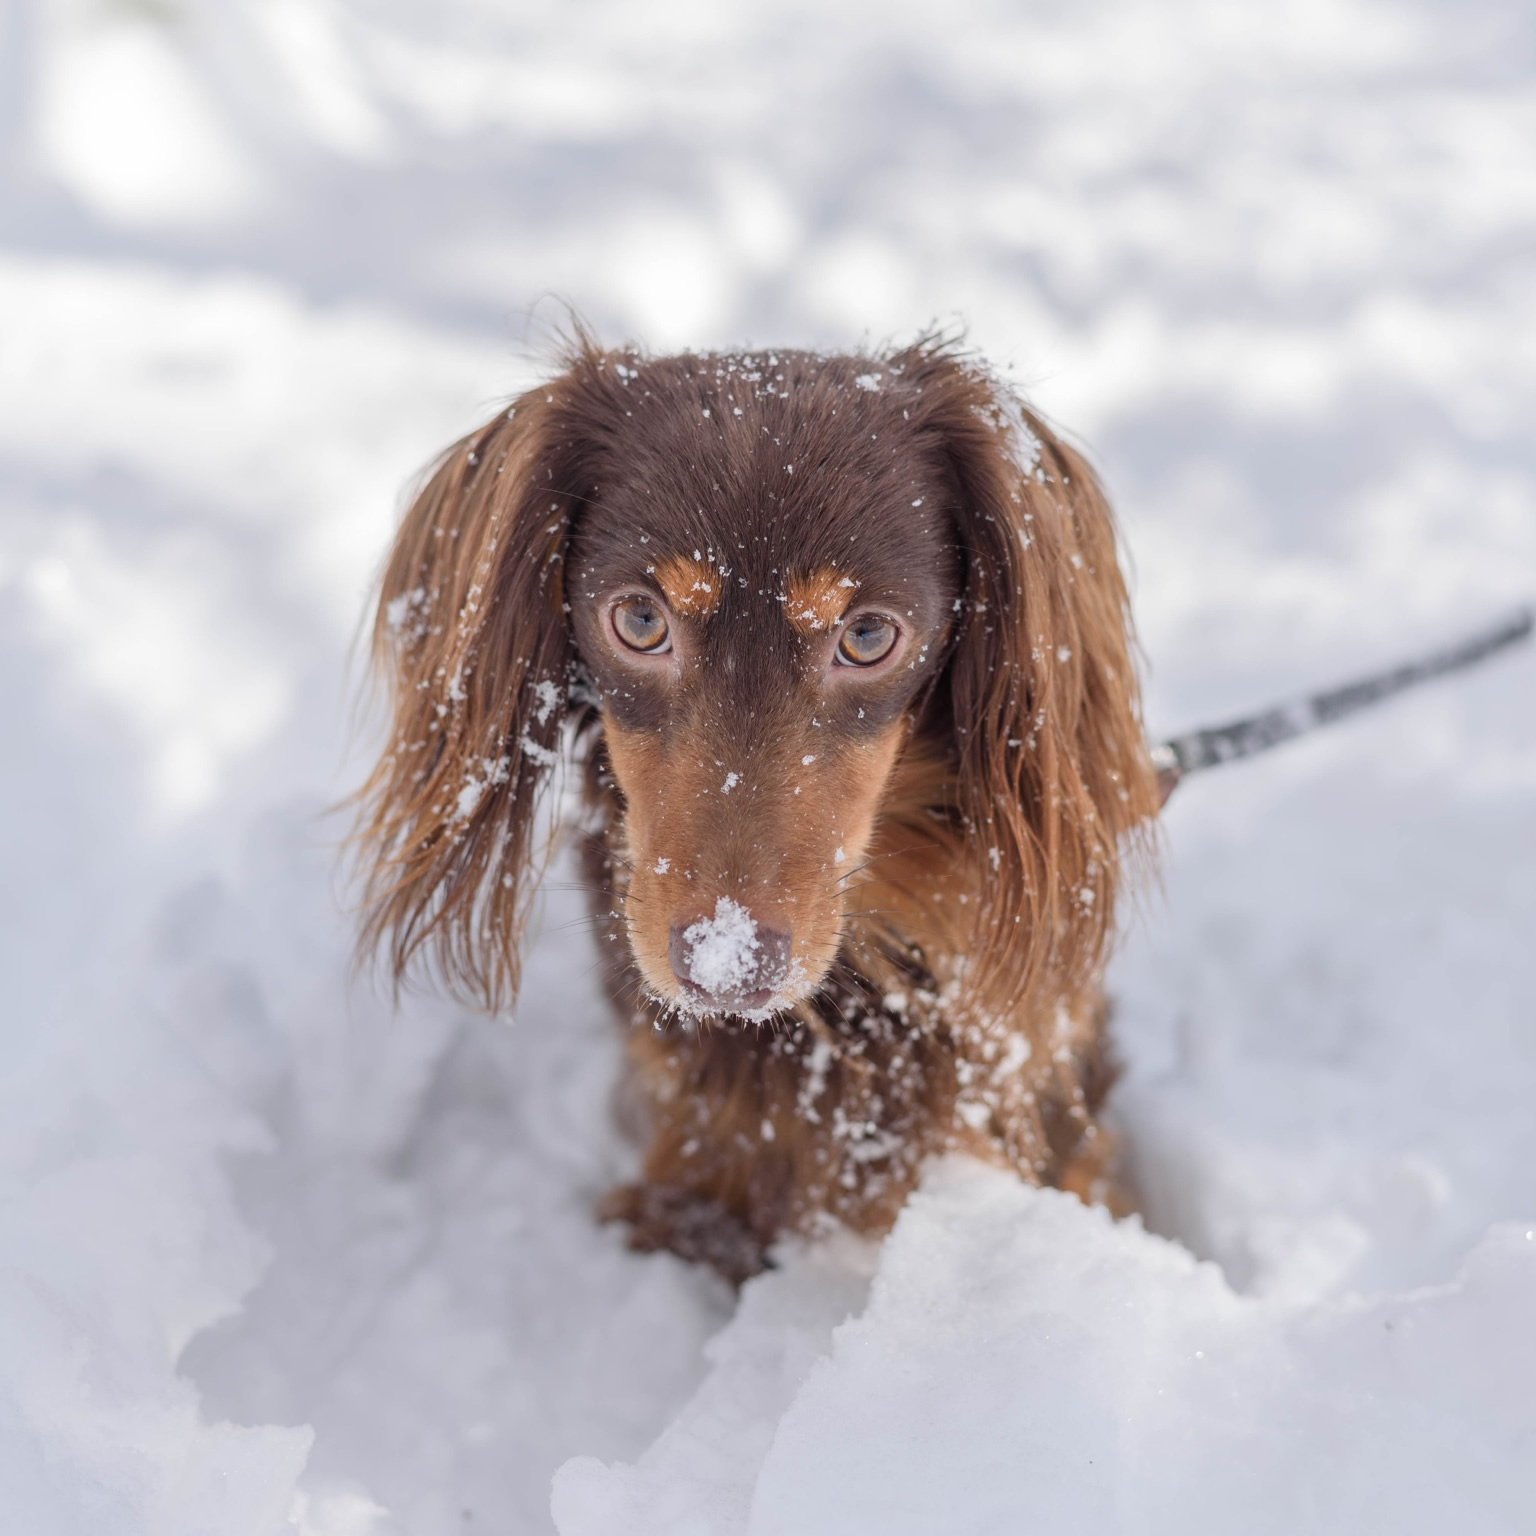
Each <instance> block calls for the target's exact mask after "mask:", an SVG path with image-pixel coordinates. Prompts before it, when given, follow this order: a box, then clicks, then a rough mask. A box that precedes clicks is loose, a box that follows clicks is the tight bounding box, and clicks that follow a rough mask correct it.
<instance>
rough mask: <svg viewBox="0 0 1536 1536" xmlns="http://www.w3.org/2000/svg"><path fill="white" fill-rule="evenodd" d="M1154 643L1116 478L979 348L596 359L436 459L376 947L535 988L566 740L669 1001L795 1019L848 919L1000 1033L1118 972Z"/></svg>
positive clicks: (400, 690) (412, 519) (377, 822)
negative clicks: (593, 776) (591, 782)
mask: <svg viewBox="0 0 1536 1536" xmlns="http://www.w3.org/2000/svg"><path fill="white" fill-rule="evenodd" d="M1127 642H1128V628H1127V616H1126V608H1125V590H1124V586H1123V584H1122V582H1121V580H1120V573H1119V569H1118V567H1117V564H1116V558H1115V536H1114V525H1113V521H1112V519H1111V517H1110V514H1109V509H1108V507H1107V506H1106V505H1105V503H1104V500H1103V497H1102V495H1101V493H1100V491H1099V488H1098V486H1097V483H1096V482H1095V480H1094V477H1093V473H1092V471H1091V470H1090V469H1089V468H1088V466H1087V465H1086V464H1085V463H1084V462H1083V461H1082V459H1081V458H1080V457H1079V456H1078V455H1077V454H1075V453H1074V452H1073V451H1072V450H1071V449H1070V448H1069V447H1068V446H1067V445H1065V444H1063V443H1062V442H1060V440H1059V439H1057V438H1055V437H1054V436H1053V435H1052V434H1051V432H1050V431H1049V429H1048V427H1047V426H1046V424H1045V423H1044V422H1043V421H1041V420H1040V418H1039V417H1038V416H1034V415H1032V414H1030V413H1029V412H1028V411H1027V410H1024V409H1022V408H1021V406H1020V404H1019V402H1018V401H1017V400H1016V399H1015V398H1014V397H1013V396H1012V394H1011V393H1010V392H1009V391H1008V390H1006V389H1005V388H1003V387H1002V386H1001V385H1000V384H999V383H998V382H997V381H996V380H995V379H994V378H992V377H991V376H990V375H988V374H987V373H986V371H985V370H984V369H982V368H980V367H979V366H977V365H976V364H975V363H974V362H973V361H971V360H969V359H967V358H965V357H964V356H962V355H960V354H959V353H958V352H957V350H956V349H955V348H954V347H952V346H950V345H947V344H945V343H944V342H942V341H939V340H935V339H932V338H930V339H928V340H925V341H921V342H918V343H916V344H914V345H913V346H911V347H908V348H905V349H903V350H900V351H897V352H893V353H891V354H889V355H887V356H884V357H871V356H869V355H867V354H866V355H850V356H842V357H831V358H823V357H817V356H814V355H812V354H809V353H803V352H791V353H784V354H780V355H777V356H776V355H774V354H771V353H759V354H755V355H751V356H745V357H734V358H731V357H717V356H684V357H672V358H661V359H647V358H645V357H643V356H642V355H639V354H637V353H634V352H605V351H603V350H601V349H600V348H597V347H596V346H594V345H591V344H589V343H582V344H580V345H578V346H576V347H574V348H573V349H572V351H571V354H570V356H569V357H568V359H567V367H566V368H565V370H564V371H563V372H561V373H559V374H558V375H556V376H555V377H553V378H551V379H550V380H549V381H548V382H547V383H545V384H543V385H540V386H538V387H537V388H534V389H531V390H529V391H528V392H527V393H526V394H524V395H523V396H522V397H520V398H519V399H518V400H517V401H516V402H515V404H514V405H513V407H512V408H511V409H510V410H504V411H500V412H498V413H497V415H496V416H495V417H494V418H493V419H492V420H491V421H489V422H487V423H486V424H485V425H484V426H483V427H481V428H480V429H479V430H478V431H476V432H474V433H472V434H470V435H469V436H468V437H466V438H464V439H463V440H462V441H460V442H459V443H457V444H455V445H454V446H453V447H452V448H450V449H449V450H448V452H447V453H446V454H444V456H443V457H442V459H441V460H440V461H439V463H438V464H437V466H436V468H435V470H434V471H433V473H432V475H431V476H430V477H429V479H428V480H427V482H426V483H425V484H424V485H423V486H422V487H421V489H420V491H419V493H418V494H417V496H416V497H415V499H414V501H413V503H412V505H411V508H410V511H409V512H408V514H407V515H406V518H405V520H404V522H403V523H402V525H401V528H400V532H399V534H398V536H397V538H396V540H395V544H394V548H393V550H392V552H391V555H390V559H389V565H388V568H387V570H386V571H385V573H384V579H383V582H382V590H381V593H380V601H379V607H378V615H377V619H376V624H375V630H374V646H375V657H376V660H377V662H378V665H379V668H380V671H381V673H382V675H383V677H384V679H385V680H386V683H387V686H388V689H389V693H390V697H391V702H392V706H393V725H392V731H391V736H390V741H389V745H388V747H387V749H386V750H385V752H384V753H383V754H382V755H381V757H380V759H379V762H378V765H377V767H376V768H375V770H374V773H373V775H372V776H371V778H370V779H369V782H368V784H367V786H366V787H365V789H364V790H363V792H362V795H361V800H362V803H363V806H364V816H363V821H362V825H361V827H360V845H361V849H362V851H363V854H364V857H365V864H366V871H367V881H368V883H367V899H368V904H369V912H368V919H367V924H366V927H365V931H364V942H365V944H372V943H375V942H378V941H381V940H384V941H387V943H388V946H389V951H390V961H391V965H392V968H393V970H394V973H395V975H396V976H397V978H398V977H400V976H401V975H403V973H404V972H405V971H406V969H407V967H408V966H409V965H410V963H411V961H412V959H413V957H414V956H417V955H419V954H423V953H425V954H427V955H430V956H431V957H432V959H433V960H434V961H435V962H436V964H437V966H438V968H439V970H440V973H441V974H442V975H443V976H444V977H445V978H446V979H448V980H450V981H452V982H454V983H455V984H457V985H458V986H459V987H461V988H462V990H463V991H464V992H465V993H467V994H469V995H471V996H474V997H476V998H477V999H479V1000H481V1001H484V1002H486V1003H489V1004H493V1005H494V1004H497V1003H500V1002H503V1001H506V1000H507V999H509V998H510V997H511V996H512V995H513V994H514V993H515V992H516V989H517V980H518V974H519V940H520V937H521V933H522V928H523V924H524V921H525V919H526V915H527V913H528V910H529V902H530V899H531V895H532V891H533V887H534V885H535V882H536V878H537V873H538V863H539V861H538V857H537V853H538V848H539V845H540V841H541V840H540V838H539V835H538V831H537V828H538V817H537V815H536V807H537V806H538V804H539V803H540V796H541V790H542V787H543V785H544V784H545V783H546V782H547V780H548V778H549V775H550V773H551V772H552V771H553V769H554V765H555V764H556V763H557V762H558V761H559V759H560V754H561V751H562V749H563V746H564V744H565V742H566V740H567V731H566V726H567V723H568V722H570V723H574V724H575V725H576V726H577V727H578V730H579V731H580V732H582V733H588V734H587V735H586V739H587V740H588V741H592V740H593V739H594V734H592V733H589V728H591V727H594V726H595V728H596V731H597V732H600V733H601V737H602V739H603V748H602V749H603V751H604V752H605V753H606V758H607V762H608V765H609V766H610V767H611V770H612V773H613V776H614V779H615V781H616V784H617V789H618V792H619V796H620V798H621V800H622V807H621V809H622V816H621V823H620V825H618V826H617V827H613V826H610V827H608V828H607V829H605V842H606V844H607V852H608V855H609V856H611V857H612V858H613V859H615V860H616V861H617V863H618V866H619V868H618V874H619V879H618V882H617V883H618V886H619V896H620V899H621V900H622V902H623V910H624V915H625V918H626V921H627V924H628V933H629V939H630V944H631V948H632V949H633V953H634V959H635V961H636V963H637V965H638V967H639V969H640V970H641V972H642V973H643V976H644V979H645V981H646V983H647V985H648V987H649V989H650V990H651V991H652V992H653V993H655V994H656V995H657V996H658V997H660V998H662V999H665V1000H667V1001H668V1002H669V1003H672V1004H676V1005H677V1006H678V1007H680V1008H681V1009H684V1010H687V1011H691V1012H695V1013H704V1014H708V1013H734V1014H746V1015H749V1016H751V1015H765V1014H768V1013H771V1012H773V1011H775V1010H777V1009H778V1008H781V1007H786V1006H788V1005H790V1004H792V1003H794V1002H796V1001H797V1000H798V999H800V998H803V997H805V996H806V995H807V994H808V993H810V992H812V991H813V990H814V989H815V988H816V986H817V984H818V982H820V981H821V980H822V979H823V978H824V976H825V975H826V973H827V970H828V967H829V966H830V965H831V964H832V962H833V961H834V959H836V958H837V957H838V953H839V944H840V940H842V939H843V938H844V937H845V934H844V929H845V928H847V929H848V930H849V931H848V932H847V934H846V938H847V941H848V942H847V945H846V947H845V951H844V956H843V958H845V959H849V958H850V957H853V960H856V959H857V955H856V953H855V951H856V950H857V949H858V945H859V944H860V943H873V944H875V945H876V947H877V948H881V947H882V946H883V948H881V952H882V953H887V952H889V953H896V952H898V951H899V952H901V953H903V954H904V955H905V956H907V957H909V958H918V959H921V957H922V954H926V953H927V950H928V949H932V950H933V951H934V952H935V953H936V954H947V955H948V956H949V957H950V958H951V959H952V960H954V961H955V963H956V965H957V966H958V965H960V964H961V962H963V968H964V976H965V991H966V995H967V997H968V998H969V999H970V1002H969V1003H968V1004H967V1006H973V1005H974V1007H975V1008H977V1009H980V1010H982V1011H983V1012H984V1011H986V1010H988V1009H991V1010H998V1009H1002V1010H1006V1009H1008V1008H1010V1007H1012V1006H1014V1003H1015V1000H1016V999H1017V998H1018V997H1019V996H1020V995H1021V994H1022V993H1023V992H1025V991H1026V990H1027V989H1028V988H1030V987H1031V986H1034V985H1036V984H1037V983H1039V982H1041V981H1042V979H1048V981H1049V984H1050V985H1051V987H1052V988H1054V989H1056V990H1057V991H1060V990H1061V989H1063V988H1066V987H1069V986H1070V985H1073V984H1075V983H1076V982H1077V981H1080V980H1083V979H1085V978H1087V977H1088V976H1090V975H1091V974H1092V973H1093V972H1094V970H1095V968H1096V967H1097V965H1098V964H1099V963H1100V960H1101V957H1102V954H1103V950H1104V945H1105V942H1106V940H1107V936H1108V933H1109V930H1110V923H1111V921H1112V917H1113V911H1114V899H1115V890H1116V883H1117V879H1118V870H1119V864H1120V849H1121V846H1122V844H1123V842H1124V841H1125V840H1126V839H1128V838H1129V839H1134V838H1135V837H1137V836H1138V829H1140V828H1142V827H1144V826H1145V824H1146V822H1147V821H1148V819H1149V818H1150V817H1151V816H1152V815H1153V814H1154V813H1155V811H1156V806H1157V801H1156V789H1155V783H1154V780H1153V777H1152V773H1151V769H1150V765H1149V763H1148V761H1147V756H1146V752H1145V748H1144V744H1143V741H1142V734H1141V727H1140V721H1139V719H1138V716H1137V693H1136V680H1135V674H1134V670H1133V666H1132V661H1131V656H1130V653H1129V650H1128V643H1127ZM573 670H574V672H575V673H577V674H580V673H585V675H586V677H587V679H588V680H589V681H590V682H591V683H592V684H593V685H594V686H595V689H596V694H595V698H596V701H597V702H596V705H595V706H594V704H593V702H592V700H593V695H592V694H590V693H588V692H586V691H584V690H577V693H576V694H575V695H573V694H572V692H571V690H570V684H571V682H572V678H573ZM594 710H595V713H594ZM573 711H574V714H573ZM914 730H916V731H917V732H919V735H920V741H919V742H918V743H917V744H916V745H917V750H911V749H909V748H908V742H909V740H911V737H912V733H913V731H914ZM882 819H883V826H884V830H883V831H882V830H881V827H882ZM872 847H873V850H874V852H873V857H874V858H875V860H876V861H877V862H876V863H875V867H874V868H873V869H872V870H871V871H870V873H869V874H868V875H862V874H861V866H863V865H865V864H866V863H867V862H868V861H869V858H870V856H871V853H870V851H871V849H872ZM946 892H952V893H953V896H954V900H953V901H952V902H951V901H950V900H949V899H948V896H947V895H946ZM855 893H857V894H855ZM971 896H974V899H970V898H971ZM935 904H939V905H938V906H936V905H935ZM939 906H942V911H940V910H939ZM855 914H858V926H859V929H860V932H859V933H854V932H853V931H852V930H853V921H852V920H853V918H854V917H855ZM877 929H878V930H879V932H876V930H877ZM925 946H926V948H925ZM920 951H921V954H920ZM850 963H853V962H852V961H850ZM924 963H926V961H924ZM932 974H934V975H937V974H938V973H937V972H933V973H932Z"/></svg>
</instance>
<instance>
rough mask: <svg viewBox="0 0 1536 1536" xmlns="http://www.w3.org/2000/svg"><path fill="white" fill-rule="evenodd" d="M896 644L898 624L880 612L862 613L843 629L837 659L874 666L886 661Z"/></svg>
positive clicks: (853, 663) (853, 664) (852, 665)
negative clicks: (878, 662)
mask: <svg viewBox="0 0 1536 1536" xmlns="http://www.w3.org/2000/svg"><path fill="white" fill-rule="evenodd" d="M895 644H896V626H895V625H894V624H893V623H891V621H890V620H889V619H887V618H884V617H882V616H881V615H880V614H878V613H861V614H860V615H859V616H858V618H856V619H854V620H853V621H852V623H850V624H849V625H848V627H847V628H846V629H845V630H844V631H843V638H842V639H841V640H839V641H838V643H837V659H838V660H839V661H840V662H842V663H843V664H844V665H845V666H850V667H872V666H874V664H875V663H876V662H877V661H884V660H885V658H886V657H887V656H889V655H890V654H891V650H892V648H893V647H894V646H895Z"/></svg>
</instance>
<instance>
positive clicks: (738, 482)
mask: <svg viewBox="0 0 1536 1536" xmlns="http://www.w3.org/2000/svg"><path fill="white" fill-rule="evenodd" d="M844 375H846V377H845V376H844ZM877 382H878V381H877V380H875V379H874V378H872V377H870V376H869V375H866V376H865V377H864V382H863V384H862V386H861V384H860V383H858V382H856V380H855V376H854V374H853V372H852V370H851V369H849V368H848V367H847V365H846V363H845V364H844V365H843V366H842V367H841V368H838V367H836V366H832V365H827V366H822V367H819V368H818V367H817V366H816V365H815V363H814V360H810V359H803V360H798V361H797V363H796V364H793V365H790V364H783V365H780V366H778V367H775V366H773V365H772V364H771V363H770V362H769V360H768V359H767V358H765V357H761V356H758V357H750V358H743V359H736V360H728V361H727V360H716V359H709V360H702V359H701V360H695V361H693V362H691V363H690V361H689V360H668V361H667V362H665V363H663V364H654V365H650V366H643V367H641V368H639V369H638V370H630V371H629V373H628V376H627V380H626V388H625V390H624V396H626V397H627V401H626V405H625V414H622V415H616V419H614V420H613V421H612V422H611V423H610V424H609V425H608V430H607V431H605V432H602V433H601V434H594V435H595V436H598V438H599V441H600V443H601V449H600V451H598V452H596V453H595V454H594V455H593V456H592V457H591V458H589V459H588V460H587V461H586V462H587V464H588V465H589V466H590V478H591V483H590V484H589V485H588V486H586V487H585V488H584V490H583V495H584V497H585V501H584V504H583V505H582V506H581V507H580V509H579V511H578V512H577V513H576V515H575V519H574V531H573V535H572V544H571V549H570V554H569V557H568V563H567V573H566V601H567V602H568V604H569V605H570V610H571V624H572V627H573V634H574V639H575V644H576V649H577V651H578V654H579V655H580V657H581V660H582V662H583V663H584V665H585V667H586V669H587V671H588V673H589V674H590V677H591V679H592V681H593V682H594V683H595V685H596V688H597V691H598V693H599V695H600V697H601V701H602V702H601V708H602V720H603V733H604V736H605V739H606V744H607V752H608V757H609V762H610V764H611V767H612V771H613V775H614V778H615V781H616V783H617V787H618V789H619V792H620V795H621V797H622V799H623V803H624V808H625V809H624V817H625V821H624V847H625V853H626V855H627V858H628V861H629V868H628V871H627V880H626V882H625V883H626V886H627V890H626V896H625V903H624V905H625V916H626V920H627V926H628V932H629V937H630V944H631V948H632V950H633V953H634V958H635V961H636V963H637V965H638V967H639V969H640V971H641V973H642V975H643V977H644V979H645V982H646V985H647V987H648V988H649V990H650V991H651V992H652V993H653V994H654V995H656V996H657V997H659V998H662V999H665V1000H666V1001H668V1002H670V1003H672V1004H674V1005H676V1006H677V1007H679V1008H681V1009H682V1010H684V1011H687V1012H693V1013H734V1014H745V1015H748V1016H751V1015H766V1014H768V1013H771V1012H773V1011H775V1010H777V1009H779V1008H782V1007H785V1006H787V1005H789V1004H791V1003H793V1002H795V1001H797V1000H798V999H800V998H802V997H804V996H806V995H808V994H809V993H810V992H811V991H813V990H814V989H815V988H816V986H817V985H818V984H819V983H820V982H821V980H822V978H823V977H824V976H825V974H826V972H827V970H828V968H829V967H830V965H831V964H832V962H833V960H834V959H835V958H836V955H837V951H838V947H839V942H840V939H841V935H842V928H843V918H844V911H845V906H846V901H847V897H848V895H849V893H850V890H851V888H854V887H855V886H856V883H857V877H858V873H859V871H860V870H861V868H862V866H863V863H864V857H865V853H866V850H867V849H868V846H869V843H870V838H871V833H872V831H873V829H874V827H875V825H876V822H877V819H878V817H879V814H880V807H881V799H882V795H883V794H884V792H885V790H886V787H887V784H888V782H889V780H890V776H891V772H892V768H893V766H894V764H895V763H896V761H897V759H898V756H899V755H900V753H901V751H902V748H903V746H904V745H905V743H906V740H907V737H908V735H909V733H910V731H911V728H912V725H913V717H914V710H915V708H916V706H917V705H918V703H919V701H921V700H922V699H923V698H924V697H925V695H926V692H927V689H928V687H929V685H930V684H931V682H932V681H933V679H934V678H935V677H936V675H937V674H938V672H939V671H940V669H941V668H942V666H943V663H944V659H945V655H946V651H947V648H948V645H949V641H950V638H951V635H952V632H953V629H954V627H955V616H956V610H957V607H958V601H959V595H960V591H961V583H962V571H961V557H960V554H959V551H958V549H957V547H956V542H957V541H956V533H955V525H954V520H953V516H952V509H953V504H954V501H955V497H956V487H955V484H954V479H953V475H952V473H951V472H950V471H949V469H948V465H947V462H946V460H945V458H944V457H943V455H942V453H940V452H938V451H936V447H935V445H934V444H933V443H931V442H925V441H924V440H923V439H922V438H921V436H916V435H914V434H913V433H912V432H911V431H910V430H909V429H904V426H905V424H904V422H903V419H902V406H901V403H900V397H899V393H898V392H894V391H893V392H889V393H887V392H885V391H882V390H881V389H879V388H878V387H875V388H871V387H869V386H870V385H871V384H877ZM631 412H632V414H630V413H631Z"/></svg>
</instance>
